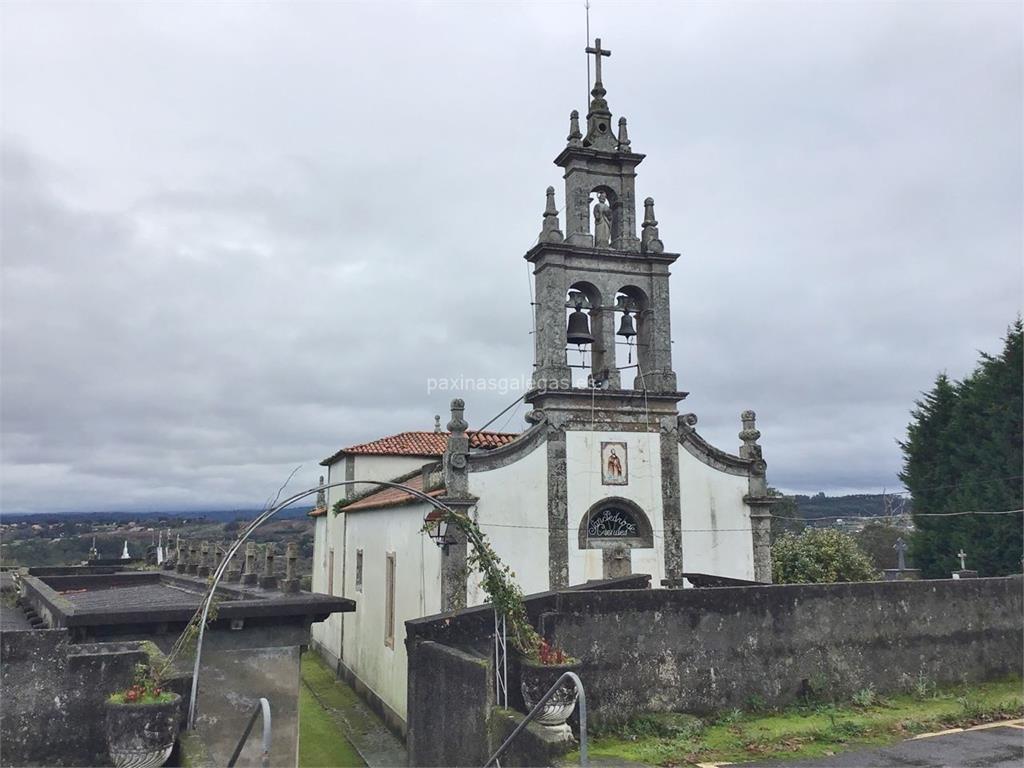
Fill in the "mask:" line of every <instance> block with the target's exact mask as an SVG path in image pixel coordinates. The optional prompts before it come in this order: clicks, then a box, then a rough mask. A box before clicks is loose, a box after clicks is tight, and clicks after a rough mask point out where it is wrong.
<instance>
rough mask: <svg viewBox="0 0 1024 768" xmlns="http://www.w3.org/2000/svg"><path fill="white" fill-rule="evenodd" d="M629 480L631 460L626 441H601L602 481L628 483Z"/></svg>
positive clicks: (604, 483) (611, 483) (608, 483)
mask: <svg viewBox="0 0 1024 768" xmlns="http://www.w3.org/2000/svg"><path fill="white" fill-rule="evenodd" d="M628 482H629V462H628V460H627V457H626V444H625V443H601V483H602V484H603V485H626V484H627V483H628Z"/></svg>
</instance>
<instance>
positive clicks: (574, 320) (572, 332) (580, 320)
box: [565, 307, 594, 345]
mask: <svg viewBox="0 0 1024 768" xmlns="http://www.w3.org/2000/svg"><path fill="white" fill-rule="evenodd" d="M565 340H566V341H567V342H569V343H570V344H579V345H583V344H593V343H594V337H593V336H591V335H590V321H589V320H588V319H587V316H586V314H584V313H583V311H582V310H580V308H579V307H577V308H576V309H574V310H573V311H572V314H570V315H569V326H568V328H566V330H565Z"/></svg>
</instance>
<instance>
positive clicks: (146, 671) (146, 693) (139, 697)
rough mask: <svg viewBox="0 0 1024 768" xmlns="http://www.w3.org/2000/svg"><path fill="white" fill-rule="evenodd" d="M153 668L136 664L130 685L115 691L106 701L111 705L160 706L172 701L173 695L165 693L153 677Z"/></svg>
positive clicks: (157, 680) (160, 683)
mask: <svg viewBox="0 0 1024 768" xmlns="http://www.w3.org/2000/svg"><path fill="white" fill-rule="evenodd" d="M154 672H155V669H154V667H152V666H150V665H149V664H142V663H140V664H136V665H135V675H134V677H133V678H132V684H131V685H129V686H128V687H127V688H125V689H124V690H122V691H115V692H114V693H112V694H111V695H110V698H109V699H108V701H110V702H111V703H113V704H162V703H165V702H168V701H173V700H174V694H173V693H172V692H170V691H165V690H164V689H163V687H162V682H161V681H160V680H159V679H158V678H157V677H156V676H155V674H154Z"/></svg>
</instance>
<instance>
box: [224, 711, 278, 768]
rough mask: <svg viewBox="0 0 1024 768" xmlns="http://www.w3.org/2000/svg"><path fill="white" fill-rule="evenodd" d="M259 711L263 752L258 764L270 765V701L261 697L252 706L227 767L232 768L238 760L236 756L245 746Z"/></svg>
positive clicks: (265, 766)
mask: <svg viewBox="0 0 1024 768" xmlns="http://www.w3.org/2000/svg"><path fill="white" fill-rule="evenodd" d="M261 713H262V715H263V754H262V756H261V757H260V765H261V766H263V768H268V766H269V765H270V702H269V701H267V700H266V699H263V698H261V699H260V703H259V704H257V705H256V706H255V707H254V708H253V710H252V717H250V718H249V724H248V725H247V726H245V733H243V734H242V738H240V739H239V740H238V746H236V747H235V751H234V753H233V754H232V755H231V759H230V760H228V768H233V767H234V765H235V762H236V761H237V760H238V756H239V755H240V754H242V747H244V746H245V742H246V741H247V740H248V739H249V734H250V733H252V727H253V725H255V724H256V717H257V715H259V714H261Z"/></svg>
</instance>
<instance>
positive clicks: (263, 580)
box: [260, 541, 277, 589]
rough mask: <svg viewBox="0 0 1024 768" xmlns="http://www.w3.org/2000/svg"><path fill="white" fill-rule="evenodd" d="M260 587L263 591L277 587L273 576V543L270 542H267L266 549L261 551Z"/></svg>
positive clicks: (275, 577)
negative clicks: (261, 571) (261, 573)
mask: <svg viewBox="0 0 1024 768" xmlns="http://www.w3.org/2000/svg"><path fill="white" fill-rule="evenodd" d="M260 586H261V587H263V588H264V589H275V588H276V587H277V576H275V575H274V542H272V541H268V542H267V546H266V549H264V550H263V576H261V577H260Z"/></svg>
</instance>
